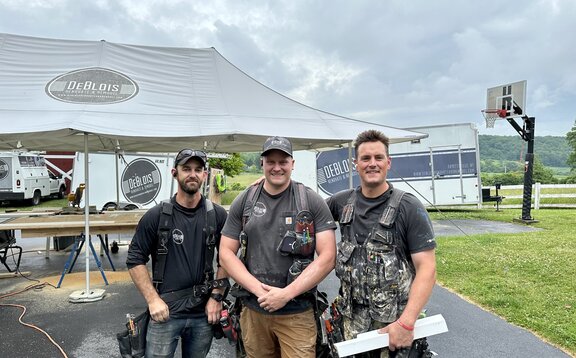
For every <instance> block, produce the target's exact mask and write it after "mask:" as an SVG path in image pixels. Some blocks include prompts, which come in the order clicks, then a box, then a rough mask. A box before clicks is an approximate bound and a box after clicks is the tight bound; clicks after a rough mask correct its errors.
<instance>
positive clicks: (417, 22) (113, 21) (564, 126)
mask: <svg viewBox="0 0 576 358" xmlns="http://www.w3.org/2000/svg"><path fill="white" fill-rule="evenodd" d="M0 32H4V33H10V34H17V35H26V36H37V37H51V38H61V39H71V40H102V39H104V40H106V41H109V42H117V43H127V44H137V45H150V46H170V47H199V48H205V47H215V48H216V49H217V50H218V51H219V52H220V53H221V54H222V55H223V56H224V57H226V58H227V59H228V60H229V61H231V62H232V63H234V64H235V65H236V66H238V67H239V68H240V69H242V70H243V71H244V72H246V73H247V74H249V75H250V76H252V77H254V78H255V79H257V80H258V81H260V82H262V83H264V84H265V85H267V86H269V87H271V88H273V89H274V90H276V91H278V92H280V93H282V94H285V95H287V96H289V97H291V98H293V99H295V100H297V101H300V102H302V103H305V104H307V105H310V106H312V107H315V108H318V109H321V110H324V111H328V112H332V113H335V114H339V115H344V116H348V117H352V118H357V119H362V120H367V121H371V122H375V123H381V124H385V125H389V126H393V127H399V128H410V127H417V126H427V125H435V124H449V123H462V122H465V123H475V124H476V126H477V127H478V129H479V131H480V133H481V134H495V135H517V134H516V132H515V130H514V129H513V128H512V127H511V126H510V125H509V124H508V123H507V122H506V121H499V122H498V123H497V124H496V127H495V128H494V129H490V130H488V129H486V128H485V123H484V119H483V117H482V115H481V113H480V110H481V109H483V108H485V107H486V89H487V88H489V87H494V86H498V85H503V84H507V83H512V82H517V81H521V80H527V81H528V82H527V83H528V86H527V89H528V92H527V108H526V111H525V112H526V113H527V114H528V115H530V116H533V117H536V132H535V133H536V135H537V136H544V135H556V136H564V135H565V134H566V133H567V132H568V131H569V130H570V129H571V128H572V126H573V125H574V122H575V119H576V45H574V44H575V42H574V38H573V37H572V36H575V34H576V0H524V1H523V0H509V1H501V0H483V1H477V0H460V1H457V0H435V1H430V0H412V1H410V0H388V1H386V0H372V1H368V0H324V1H319V0H316V1H314V0H269V1H260V0H253V1H247V0H229V1H224V0H207V1H192V0H157V1H152V0H52V1H50V0H45V1H43V0H0ZM570 38H572V40H570ZM518 123H519V124H520V125H522V120H518Z"/></svg>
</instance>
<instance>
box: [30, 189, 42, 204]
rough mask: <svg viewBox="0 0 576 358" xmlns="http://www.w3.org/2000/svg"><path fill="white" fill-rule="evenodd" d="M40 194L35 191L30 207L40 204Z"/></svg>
mask: <svg viewBox="0 0 576 358" xmlns="http://www.w3.org/2000/svg"><path fill="white" fill-rule="evenodd" d="M40 199H41V194H40V190H35V191H34V195H33V196H32V205H34V206H36V205H38V204H40Z"/></svg>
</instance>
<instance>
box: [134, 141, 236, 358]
mask: <svg viewBox="0 0 576 358" xmlns="http://www.w3.org/2000/svg"><path fill="white" fill-rule="evenodd" d="M206 161H207V158H206V153H204V152H203V151H200V150H192V149H183V150H181V151H180V152H179V153H178V154H177V156H176V158H175V160H174V168H172V176H173V177H174V178H175V179H176V181H177V182H178V191H177V192H176V194H175V195H174V196H173V197H172V198H171V199H170V203H169V204H168V203H161V204H159V205H157V206H155V207H154V208H152V209H150V210H148V212H146V214H145V215H144V216H143V217H142V219H141V220H140V222H139V223H138V227H137V228H136V233H135V234H134V237H133V239H132V242H131V243H130V247H129V249H128V257H127V259H126V264H127V266H128V269H129V272H130V276H131V277H132V281H133V282H134V284H135V286H136V287H137V288H138V290H139V291H140V292H141V293H142V296H144V299H145V300H146V303H147V304H148V310H149V311H150V316H151V318H152V319H151V321H150V323H149V325H148V333H147V336H146V337H147V339H146V341H147V343H146V357H173V355H174V352H175V350H176V347H177V345H178V340H179V338H180V339H181V345H182V357H205V356H206V355H207V354H208V350H209V349H210V345H211V343H212V337H213V331H212V324H215V323H218V322H219V319H220V312H221V310H222V303H221V301H222V293H223V292H224V289H223V288H215V289H212V290H211V287H212V286H214V284H213V283H214V282H218V281H211V280H213V277H211V278H208V280H209V281H207V278H206V276H213V275H214V269H213V267H212V261H213V257H207V256H208V255H213V253H214V250H213V249H214V246H208V245H207V241H210V240H208V239H209V238H213V239H215V241H216V242H215V246H216V247H218V244H219V240H220V231H221V229H222V227H223V226H224V222H225V221H226V210H225V209H224V208H222V207H221V206H219V205H216V204H212V203H211V202H209V201H208V200H207V199H206V198H205V197H204V196H203V195H202V194H201V193H200V188H201V187H202V184H203V183H204V180H205V179H206V177H207V171H206ZM212 208H213V209H212ZM210 215H212V216H210ZM210 217H212V218H214V217H215V220H213V221H215V225H213V226H214V227H213V228H212V230H207V228H208V229H210V228H209V227H211V225H209V224H210V222H211V219H210ZM207 224H208V225H207ZM164 247H165V248H167V254H165V255H163V253H165V252H166V251H162V248H164ZM149 257H152V271H153V278H152V279H151V278H150V274H149V273H148V269H147V268H146V263H147V262H148V260H149ZM162 266H163V269H162V268H161V267H162ZM225 277H226V272H225V271H224V270H223V269H222V268H220V267H218V270H217V272H216V278H217V279H221V278H225ZM219 282H222V281H219ZM211 285H212V286H211ZM206 287H208V290H204V291H203V293H202V294H198V293H197V294H194V291H197V292H200V291H201V290H200V289H201V288H206ZM197 289H198V290H197Z"/></svg>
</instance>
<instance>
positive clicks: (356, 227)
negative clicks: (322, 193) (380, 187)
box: [326, 184, 436, 260]
mask: <svg viewBox="0 0 576 358" xmlns="http://www.w3.org/2000/svg"><path fill="white" fill-rule="evenodd" d="M355 190H356V204H355V206H354V217H353V220H352V233H353V235H354V237H355V238H356V241H357V242H358V244H363V243H364V241H365V240H366V238H367V237H368V235H369V234H370V231H371V230H372V227H373V226H374V224H375V223H377V222H378V221H379V220H380V216H381V214H382V212H383V210H384V208H385V207H386V204H387V202H388V200H389V199H390V195H391V193H392V191H393V190H394V188H393V187H392V184H390V188H389V189H388V190H387V191H386V192H385V193H383V194H382V195H380V196H378V197H376V198H366V197H365V196H364V195H362V191H361V190H360V187H358V188H356V189H355ZM350 193H351V191H350V190H344V191H341V192H338V193H336V194H334V195H333V196H332V197H330V198H328V199H327V200H326V202H327V203H328V207H329V208H330V211H331V212H332V215H333V216H334V220H336V221H339V220H340V215H341V214H342V209H343V208H344V206H345V205H346V202H347V201H348V197H349V196H350ZM395 230H396V233H397V235H398V237H399V238H400V240H399V241H400V243H399V244H400V245H401V247H402V249H403V250H404V252H405V253H406V257H408V259H409V260H410V254H414V253H417V252H421V251H426V250H430V249H433V248H435V247H436V240H435V239H434V229H433V227H432V222H431V221H430V217H429V216H428V212H427V211H426V209H425V208H424V206H423V205H422V203H421V202H420V201H419V200H418V199H417V198H416V197H415V196H414V195H412V194H410V193H405V194H404V196H403V197H402V200H401V201H400V205H399V208H398V215H397V217H396V221H395Z"/></svg>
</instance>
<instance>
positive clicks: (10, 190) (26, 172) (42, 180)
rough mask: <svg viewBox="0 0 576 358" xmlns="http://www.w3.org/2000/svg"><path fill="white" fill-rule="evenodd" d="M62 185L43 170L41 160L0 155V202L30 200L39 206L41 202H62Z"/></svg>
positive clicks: (22, 154) (35, 156)
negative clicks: (51, 199)
mask: <svg viewBox="0 0 576 358" xmlns="http://www.w3.org/2000/svg"><path fill="white" fill-rule="evenodd" d="M65 192H66V183H65V181H64V179H62V176H59V177H57V176H55V175H54V174H53V173H52V172H50V171H49V170H48V168H47V167H46V162H45V160H44V157H42V156H41V155H38V154H32V153H28V152H0V201H8V200H30V202H31V204H32V205H38V204H40V200H41V199H42V198H46V197H49V196H53V195H56V196H58V198H60V199H61V198H63V197H64V193H65Z"/></svg>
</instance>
